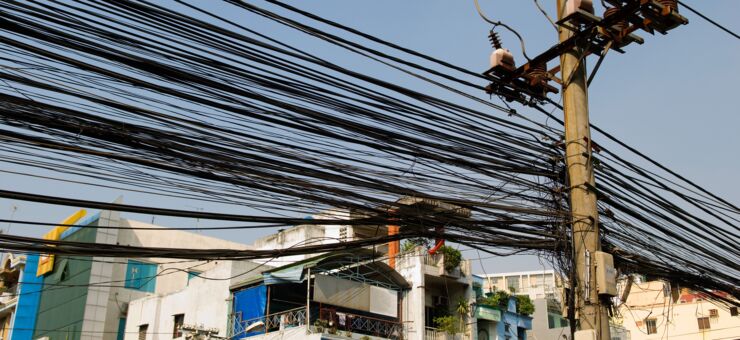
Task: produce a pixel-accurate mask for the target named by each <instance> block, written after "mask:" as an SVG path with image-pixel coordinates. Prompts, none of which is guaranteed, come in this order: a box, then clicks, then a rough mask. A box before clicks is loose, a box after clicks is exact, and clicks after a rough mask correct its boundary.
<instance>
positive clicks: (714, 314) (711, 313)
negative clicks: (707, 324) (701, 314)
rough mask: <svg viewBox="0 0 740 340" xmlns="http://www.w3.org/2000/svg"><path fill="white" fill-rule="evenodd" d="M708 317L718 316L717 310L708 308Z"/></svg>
mask: <svg viewBox="0 0 740 340" xmlns="http://www.w3.org/2000/svg"><path fill="white" fill-rule="evenodd" d="M709 317H710V318H718V317H719V311H717V310H716V309H710V310H709Z"/></svg>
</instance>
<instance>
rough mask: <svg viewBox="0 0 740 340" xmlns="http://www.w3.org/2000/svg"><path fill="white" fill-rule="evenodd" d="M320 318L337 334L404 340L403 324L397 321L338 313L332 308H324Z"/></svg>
mask: <svg viewBox="0 0 740 340" xmlns="http://www.w3.org/2000/svg"><path fill="white" fill-rule="evenodd" d="M319 316H320V318H321V319H322V320H325V321H327V322H328V323H329V327H328V328H329V329H331V330H333V331H336V332H341V333H344V332H350V333H358V334H365V335H372V336H376V337H380V338H386V339H402V338H403V334H404V328H403V324H401V323H400V322H397V321H391V320H383V319H378V318H373V317H369V316H364V315H357V314H352V313H346V312H338V311H336V310H334V309H331V308H322V309H321V310H320V312H319Z"/></svg>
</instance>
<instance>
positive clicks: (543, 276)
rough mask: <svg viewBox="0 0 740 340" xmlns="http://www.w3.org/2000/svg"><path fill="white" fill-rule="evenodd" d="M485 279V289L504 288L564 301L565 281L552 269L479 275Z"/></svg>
mask: <svg viewBox="0 0 740 340" xmlns="http://www.w3.org/2000/svg"><path fill="white" fill-rule="evenodd" d="M478 276H479V277H481V278H482V280H483V291H484V292H489V291H496V290H503V291H507V292H509V293H512V294H517V295H529V298H530V299H532V300H533V301H534V300H536V299H555V300H556V301H562V299H561V295H562V293H561V291H562V288H563V281H562V280H561V278H560V276H559V275H557V274H556V273H555V271H554V270H552V269H543V270H533V271H523V272H509V273H494V274H484V275H479V274H478Z"/></svg>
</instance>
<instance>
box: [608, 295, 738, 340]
mask: <svg viewBox="0 0 740 340" xmlns="http://www.w3.org/2000/svg"><path fill="white" fill-rule="evenodd" d="M727 297H728V298H730V299H731V298H732V297H730V296H729V295H728V296H727ZM616 319H617V320H618V322H619V323H620V324H622V325H623V326H624V327H625V328H626V329H628V330H629V331H630V333H631V335H632V340H657V339H671V340H673V339H675V340H695V339H728V340H735V339H740V315H738V308H737V307H736V306H731V305H724V304H720V303H716V302H713V301H712V300H711V299H709V298H708V296H706V294H703V293H697V292H693V291H690V290H688V289H678V288H675V287H674V288H673V289H671V286H670V284H669V283H666V282H663V281H647V282H640V281H636V282H635V283H633V284H632V286H631V288H630V293H629V296H628V297H627V299H626V301H625V302H624V303H623V304H622V305H621V306H620V308H619V315H618V318H616Z"/></svg>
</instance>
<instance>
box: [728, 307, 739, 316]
mask: <svg viewBox="0 0 740 340" xmlns="http://www.w3.org/2000/svg"><path fill="white" fill-rule="evenodd" d="M737 314H738V313H737V307H730V315H732V316H737Z"/></svg>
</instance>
